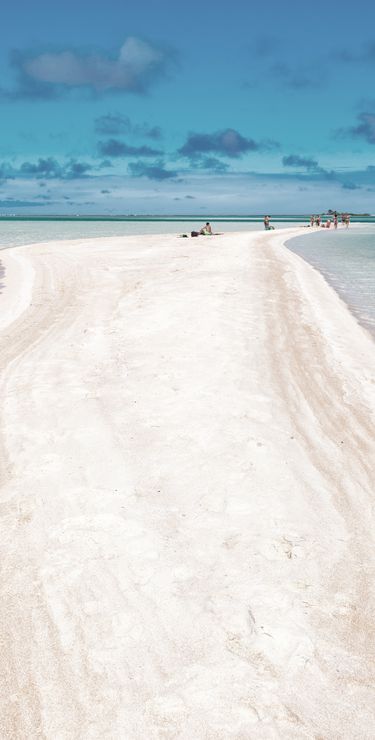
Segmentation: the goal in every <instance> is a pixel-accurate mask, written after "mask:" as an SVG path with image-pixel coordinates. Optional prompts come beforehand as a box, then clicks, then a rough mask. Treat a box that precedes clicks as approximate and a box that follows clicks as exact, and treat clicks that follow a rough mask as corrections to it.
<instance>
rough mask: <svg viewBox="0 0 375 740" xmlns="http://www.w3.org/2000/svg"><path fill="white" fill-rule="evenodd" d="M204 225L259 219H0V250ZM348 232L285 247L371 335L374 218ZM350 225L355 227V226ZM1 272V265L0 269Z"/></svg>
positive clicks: (241, 227) (284, 223) (291, 220)
mask: <svg viewBox="0 0 375 740" xmlns="http://www.w3.org/2000/svg"><path fill="white" fill-rule="evenodd" d="M206 221H210V222H211V223H212V226H213V229H214V231H219V232H230V231H254V230H259V229H262V228H263V216H260V215H259V216H251V217H243V216H220V217H217V216H210V215H207V216H205V217H204V218H202V216H201V215H191V216H180V217H179V216H162V217H144V216H142V217H137V216H127V217H116V218H103V217H102V216H97V217H95V216H94V217H92V216H87V217H51V216H50V217H34V218H30V217H0V250H1V249H6V248H9V247H14V246H20V245H23V244H34V243H37V242H44V241H50V240H52V239H84V238H94V237H101V236H106V237H110V236H128V235H136V234H139V235H140V234H165V233H170V234H182V233H190V232H191V231H192V230H193V229H197V228H198V227H200V226H201V225H202V224H203V223H205V222H206ZM307 223H308V217H307V216H296V215H290V216H289V215H284V216H273V218H272V224H273V225H274V226H275V228H276V229H280V228H287V227H290V226H297V225H299V224H300V225H303V224H305V225H306V224H307ZM352 223H353V226H351V227H350V228H349V229H342V228H339V229H338V230H337V231H336V232H335V231H333V230H330V231H328V230H324V229H320V230H317V231H316V233H314V234H310V233H309V234H306V236H301V237H295V238H293V239H291V240H289V241H288V247H289V248H290V249H291V250H293V251H295V252H296V253H297V254H299V255H300V256H301V257H302V258H303V259H305V260H306V261H307V262H309V263H310V264H312V265H313V266H314V267H315V268H316V269H318V270H319V271H320V272H321V273H322V274H323V275H324V277H325V278H326V280H327V281H328V282H329V283H330V284H331V285H332V287H333V288H334V289H335V290H336V291H337V292H338V293H339V295H340V296H341V297H342V298H343V300H344V301H345V302H346V303H347V304H348V306H349V308H350V309H351V311H352V312H353V313H354V314H355V316H356V317H357V319H358V321H359V322H360V323H362V324H363V325H364V326H366V328H367V329H369V330H370V331H371V333H372V334H373V335H374V336H375V217H369V218H359V217H358V218H353V219H352ZM354 224H355V225H354ZM0 267H1V264H0Z"/></svg>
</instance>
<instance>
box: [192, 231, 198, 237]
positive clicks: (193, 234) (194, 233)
mask: <svg viewBox="0 0 375 740" xmlns="http://www.w3.org/2000/svg"><path fill="white" fill-rule="evenodd" d="M191 235H192V236H199V232H198V231H192V232H191Z"/></svg>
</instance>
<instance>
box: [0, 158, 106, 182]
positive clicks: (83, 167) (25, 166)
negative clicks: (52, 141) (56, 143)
mask: <svg viewBox="0 0 375 740" xmlns="http://www.w3.org/2000/svg"><path fill="white" fill-rule="evenodd" d="M91 170H93V166H92V165H91V164H88V163H87V162H79V161H77V160H76V159H69V160H68V162H65V163H64V164H60V162H58V161H57V160H56V159H55V158H54V157H47V158H43V157H39V159H38V160H37V161H36V162H22V164H21V165H20V166H19V167H14V166H13V165H11V164H9V163H8V164H7V163H5V162H4V163H3V164H2V165H1V166H0V177H1V176H3V177H5V178H6V179H14V178H15V177H20V178H23V177H24V178H36V179H39V178H43V179H46V180H52V179H59V180H76V179H80V178H83V177H87V175H88V173H89V172H90V171H91ZM38 185H39V187H45V185H46V183H38Z"/></svg>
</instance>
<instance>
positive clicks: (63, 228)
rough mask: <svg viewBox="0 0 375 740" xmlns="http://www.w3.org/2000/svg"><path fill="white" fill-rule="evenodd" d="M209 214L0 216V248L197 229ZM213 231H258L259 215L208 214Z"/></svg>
mask: <svg viewBox="0 0 375 740" xmlns="http://www.w3.org/2000/svg"><path fill="white" fill-rule="evenodd" d="M209 218H210V217H208V216H207V217H206V218H205V219H202V216H196V217H195V218H193V217H189V219H185V220H184V219H180V220H178V219H177V218H176V217H174V218H173V219H172V218H166V219H160V218H155V219H124V220H116V221H115V220H109V219H107V220H100V219H77V220H67V219H64V218H59V219H44V220H33V219H30V220H26V219H12V220H5V219H4V220H3V219H0V249H6V248H7V247H17V246H22V245H23V244H36V243H38V242H46V241H52V240H55V239H58V240H60V239H92V238H94V237H101V236H105V237H111V236H134V235H141V234H184V233H185V234H190V232H191V231H193V230H197V229H199V228H200V227H201V226H202V225H203V224H204V223H205V221H206V220H208V219H209ZM210 221H211V225H212V228H213V230H214V231H218V232H231V231H259V230H262V229H263V222H262V219H260V218H258V219H247V220H244V219H241V220H236V219H234V218H228V219H226V220H224V219H216V220H215V219H214V218H212V219H211V218H210ZM273 224H274V226H275V228H278V229H279V228H288V227H290V226H296V225H298V224H297V223H295V222H293V221H290V220H278V221H276V220H275V221H274V222H273Z"/></svg>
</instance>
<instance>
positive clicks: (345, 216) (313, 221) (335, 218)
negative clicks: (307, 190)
mask: <svg viewBox="0 0 375 740" xmlns="http://www.w3.org/2000/svg"><path fill="white" fill-rule="evenodd" d="M330 215H331V218H327V221H323V219H322V217H321V216H315V215H313V216H311V217H310V224H309V225H310V226H311V228H313V227H315V226H318V227H319V228H323V229H330V228H331V226H333V228H334V229H337V227H338V223H339V215H338V213H337V211H333V213H331V214H330ZM340 218H341V223H342V225H343V226H346V228H348V227H349V224H350V213H342V214H341V216H340ZM270 220H271V218H270V216H264V218H263V223H264V228H265V230H266V231H270V230H272V231H273V229H274V226H272V225H271V223H270Z"/></svg>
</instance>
